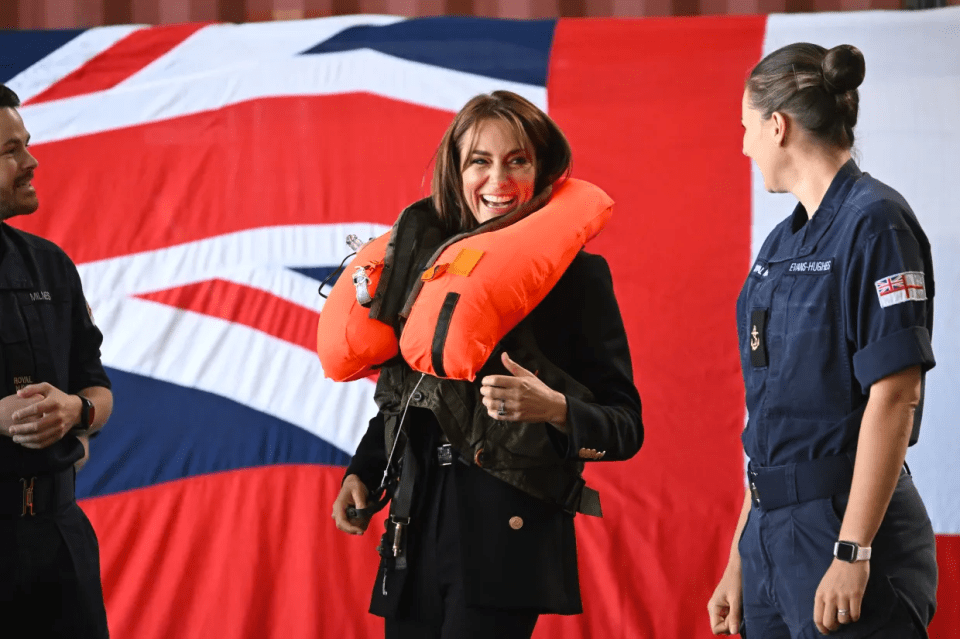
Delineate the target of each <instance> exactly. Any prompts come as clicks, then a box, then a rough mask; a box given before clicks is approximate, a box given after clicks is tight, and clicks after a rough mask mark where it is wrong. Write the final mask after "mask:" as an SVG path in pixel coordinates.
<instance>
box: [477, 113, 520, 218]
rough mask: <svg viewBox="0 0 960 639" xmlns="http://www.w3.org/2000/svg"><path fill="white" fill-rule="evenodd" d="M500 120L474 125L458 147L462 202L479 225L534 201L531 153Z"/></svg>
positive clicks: (484, 121)
mask: <svg viewBox="0 0 960 639" xmlns="http://www.w3.org/2000/svg"><path fill="white" fill-rule="evenodd" d="M524 142H525V140H523V139H518V138H517V132H516V131H515V130H513V129H512V128H511V127H509V126H508V125H507V123H506V122H504V121H502V120H483V121H481V122H478V123H477V124H475V125H474V127H473V129H471V131H470V133H469V135H468V136H465V139H464V140H462V141H461V142H460V144H459V147H460V155H461V157H463V158H464V167H463V199H464V200H466V203H467V208H469V209H470V212H471V213H473V216H474V217H475V218H477V221H478V222H480V223H481V224H482V223H483V222H486V221H487V220H490V219H493V218H494V217H497V216H499V215H504V214H506V213H509V212H510V211H512V210H514V209H516V208H517V207H519V206H522V205H524V204H526V203H527V202H529V201H530V200H531V199H533V189H534V182H535V180H536V177H537V162H536V159H535V158H534V157H533V150H532V149H529V148H527V147H526V146H525V145H524Z"/></svg>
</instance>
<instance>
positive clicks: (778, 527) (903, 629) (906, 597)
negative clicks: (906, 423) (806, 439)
mask: <svg viewBox="0 0 960 639" xmlns="http://www.w3.org/2000/svg"><path fill="white" fill-rule="evenodd" d="M847 499H848V495H846V494H844V495H837V496H834V497H833V498H830V497H827V498H825V499H815V500H811V501H807V502H803V503H801V504H797V505H795V506H786V507H783V508H778V509H775V510H769V511H761V510H759V509H758V508H757V507H754V508H753V509H751V511H750V517H749V519H748V520H747V525H746V526H745V527H744V531H743V535H742V536H741V537H740V542H739V550H740V559H741V564H742V569H743V613H744V626H745V632H744V633H743V636H744V637H747V638H749V639H820V638H821V637H822V635H820V633H819V632H818V631H817V628H816V626H815V624H814V621H813V608H814V599H815V595H816V591H817V587H818V586H819V585H820V580H821V579H822V578H823V575H824V573H826V571H827V568H828V567H829V566H830V563H831V562H832V561H833V544H834V542H835V541H836V540H837V539H838V535H839V532H840V522H841V520H842V518H843V514H844V512H845V510H846V502H847ZM872 547H873V557H872V558H871V559H870V580H869V582H868V583H867V590H866V593H865V594H864V598H863V604H862V607H861V614H860V620H859V621H857V622H854V623H849V624H844V625H841V626H840V628H839V629H838V630H836V631H835V632H833V633H831V634H830V636H831V637H833V636H838V637H845V638H849V639H914V638H917V639H926V637H927V631H926V627H927V624H929V623H930V619H931V617H932V616H933V611H934V608H935V606H936V603H935V602H936V587H937V564H936V551H935V545H934V535H933V528H932V527H931V525H930V519H929V517H928V516H927V512H926V510H925V508H924V506H923V502H922V501H921V500H920V495H919V494H918V493H917V489H916V488H915V487H914V485H913V478H912V477H911V476H910V475H909V474H902V475H901V476H900V480H899V482H898V484H897V488H896V490H895V491H894V494H893V499H891V501H890V506H889V507H888V508H887V513H886V515H885V516H884V519H883V522H882V523H881V525H880V530H879V531H878V532H877V536H876V537H875V538H874V540H873V544H872Z"/></svg>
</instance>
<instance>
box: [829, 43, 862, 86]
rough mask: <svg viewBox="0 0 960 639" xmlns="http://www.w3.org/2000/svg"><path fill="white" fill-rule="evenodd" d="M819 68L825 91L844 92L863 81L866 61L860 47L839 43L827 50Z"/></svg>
mask: <svg viewBox="0 0 960 639" xmlns="http://www.w3.org/2000/svg"><path fill="white" fill-rule="evenodd" d="M820 70H821V71H822V72H823V86H824V88H825V89H826V90H827V93H846V92H847V91H853V90H854V89H856V88H857V87H858V86H860V85H861V84H862V83H863V76H864V75H865V74H866V63H865V62H864V60H863V54H862V53H860V49H858V48H856V47H855V46H853V45H852V44H841V45H838V46H836V47H833V48H832V49H830V50H829V51H827V53H826V55H824V56H823V63H822V64H821V65H820Z"/></svg>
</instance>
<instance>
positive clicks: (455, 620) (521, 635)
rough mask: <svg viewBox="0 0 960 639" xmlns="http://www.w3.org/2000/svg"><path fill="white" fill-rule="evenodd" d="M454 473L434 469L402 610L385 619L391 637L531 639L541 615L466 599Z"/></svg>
mask: <svg viewBox="0 0 960 639" xmlns="http://www.w3.org/2000/svg"><path fill="white" fill-rule="evenodd" d="M455 463H459V462H455ZM453 474H454V469H453V467H452V466H440V467H437V468H436V469H435V472H434V473H431V475H432V476H431V477H430V479H429V481H428V485H427V495H426V498H427V500H428V501H427V503H425V504H424V508H423V510H422V511H421V513H422V523H421V524H420V525H419V526H418V527H417V528H415V529H413V530H412V531H411V532H412V533H413V534H416V535H417V540H416V545H415V548H414V552H413V553H412V555H411V561H410V565H409V566H408V568H407V570H408V571H409V572H410V574H409V575H407V578H406V581H405V584H404V591H403V595H402V598H401V605H400V608H401V611H402V612H401V614H400V615H398V616H397V617H394V618H389V619H387V620H386V621H385V637H386V639H474V638H476V639H481V638H482V639H486V638H497V639H529V637H530V636H531V635H532V634H533V629H534V626H535V625H536V623H537V617H538V615H537V613H535V612H527V611H514V610H502V609H496V608H474V607H471V606H468V605H467V603H466V599H465V596H464V588H463V582H464V578H465V576H464V574H463V565H462V561H461V554H460V553H461V550H460V541H459V520H458V516H457V506H458V504H457V500H456V490H455V486H454V485H453ZM378 576H379V575H378Z"/></svg>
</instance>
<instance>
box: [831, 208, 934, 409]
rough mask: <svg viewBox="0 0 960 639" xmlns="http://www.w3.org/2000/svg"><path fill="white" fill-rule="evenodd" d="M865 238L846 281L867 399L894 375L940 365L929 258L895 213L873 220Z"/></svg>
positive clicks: (857, 367) (851, 335)
mask: <svg viewBox="0 0 960 639" xmlns="http://www.w3.org/2000/svg"><path fill="white" fill-rule="evenodd" d="M887 206H888V207H889V206H892V205H890V204H887ZM865 233H866V237H865V238H864V241H862V242H859V243H858V244H857V245H858V246H859V247H860V251H859V252H858V253H857V254H856V255H854V256H853V260H852V261H851V263H850V268H849V271H848V273H847V278H846V281H847V290H848V291H849V297H848V303H847V309H848V312H847V317H846V324H847V326H846V331H847V338H848V339H849V340H850V341H851V342H853V343H854V344H855V346H856V352H855V353H854V355H853V369H854V370H853V372H854V375H855V376H856V378H857V381H858V382H859V383H860V386H861V387H862V389H863V392H864V393H866V392H867V391H868V390H869V388H870V386H872V385H873V384H874V383H875V382H877V381H878V380H880V379H883V378H884V377H887V376H889V375H892V374H893V373H896V372H899V371H901V370H904V369H906V368H909V367H911V366H920V367H921V369H922V370H924V371H926V370H929V369H931V368H933V367H934V365H935V364H936V360H935V359H934V356H933V346H932V343H931V334H930V333H931V319H932V314H933V305H932V301H933V300H932V298H933V272H932V265H930V264H929V263H927V260H926V259H925V256H926V255H927V254H928V252H927V251H925V250H924V247H923V246H922V245H921V241H920V240H919V239H918V238H917V237H916V235H915V234H914V233H913V232H912V230H911V229H910V228H909V226H908V225H907V224H906V223H905V222H902V217H901V216H899V215H898V212H897V211H895V210H894V211H883V212H881V213H879V214H875V215H873V216H872V224H871V225H869V226H867V228H866V229H865Z"/></svg>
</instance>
